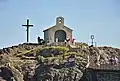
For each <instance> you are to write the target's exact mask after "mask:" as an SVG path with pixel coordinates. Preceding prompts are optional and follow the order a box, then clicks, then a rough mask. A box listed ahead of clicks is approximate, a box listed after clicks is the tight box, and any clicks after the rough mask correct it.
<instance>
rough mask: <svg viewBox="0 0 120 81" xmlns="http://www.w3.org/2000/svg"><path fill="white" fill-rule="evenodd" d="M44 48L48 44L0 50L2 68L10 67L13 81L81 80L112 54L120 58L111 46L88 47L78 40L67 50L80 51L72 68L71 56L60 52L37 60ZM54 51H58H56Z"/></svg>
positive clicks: (1, 77)
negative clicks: (90, 69)
mask: <svg viewBox="0 0 120 81" xmlns="http://www.w3.org/2000/svg"><path fill="white" fill-rule="evenodd" d="M44 47H46V46H44V45H43V46H41V45H38V44H33V43H29V44H26V43H24V44H20V45H18V46H12V47H8V48H4V49H1V50H0V67H7V68H8V69H9V70H10V72H12V75H13V77H12V78H13V79H14V81H39V79H50V80H49V81H61V80H64V81H79V80H80V78H81V77H82V76H83V75H84V72H85V69H86V68H88V67H90V66H91V68H94V67H95V66H97V67H99V65H101V64H109V58H110V57H111V56H113V55H115V56H116V57H117V58H120V49H117V48H112V47H89V46H88V45H87V44H84V43H80V44H79V43H77V44H76V46H74V48H73V46H71V45H70V46H68V48H69V51H68V52H76V53H77V55H76V56H75V65H74V64H73V65H72V67H71V65H70V67H69V64H70V63H68V60H67V58H68V56H65V57H64V59H63V57H62V56H61V55H58V56H50V57H43V60H42V61H41V63H42V64H41V63H38V62H36V55H40V49H41V48H44ZM46 52H47V51H45V53H46ZM52 52H53V51H52ZM55 52H56V50H54V53H55ZM42 53H44V52H42ZM49 53H51V52H49ZM49 53H46V54H49ZM56 53H58V52H56ZM51 54H52V53H51ZM56 55H57V54H56ZM93 65H95V66H93ZM104 69H106V68H104ZM8 73H9V72H8ZM12 75H11V76H12ZM69 75H70V76H69ZM37 76H39V77H37ZM40 76H41V77H42V78H40ZM0 79H1V80H6V79H4V78H3V76H0Z"/></svg>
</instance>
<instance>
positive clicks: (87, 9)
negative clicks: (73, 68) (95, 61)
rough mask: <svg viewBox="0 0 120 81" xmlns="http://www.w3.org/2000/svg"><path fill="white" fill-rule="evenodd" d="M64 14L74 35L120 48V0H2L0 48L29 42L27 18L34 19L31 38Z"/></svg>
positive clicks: (81, 38) (35, 37) (0, 9)
mask: <svg viewBox="0 0 120 81" xmlns="http://www.w3.org/2000/svg"><path fill="white" fill-rule="evenodd" d="M58 16H63V17H64V18H65V24H66V25H67V26H69V27H70V28H72V29H73V30H74V31H73V37H74V38H76V39H77V41H80V42H86V43H87V42H90V41H91V40H90V35H91V34H94V35H95V41H96V42H97V45H98V46H101V45H102V46H105V45H107V46H113V47H119V48H120V37H119V35H120V34H119V33H120V32H119V31H120V0H0V48H3V47H8V46H12V45H16V44H19V43H23V42H26V28H25V27H22V26H21V25H22V24H26V19H27V18H29V19H30V24H34V27H33V28H30V42H37V36H40V37H42V38H43V32H42V31H43V29H46V28H48V27H50V26H53V25H55V18H56V17H58Z"/></svg>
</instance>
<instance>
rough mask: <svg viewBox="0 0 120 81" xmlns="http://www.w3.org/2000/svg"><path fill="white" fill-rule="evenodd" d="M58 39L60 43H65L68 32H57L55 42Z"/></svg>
mask: <svg viewBox="0 0 120 81" xmlns="http://www.w3.org/2000/svg"><path fill="white" fill-rule="evenodd" d="M56 38H57V39H58V42H64V41H65V39H66V32H65V31H64V30H57V31H56V32H55V41H56Z"/></svg>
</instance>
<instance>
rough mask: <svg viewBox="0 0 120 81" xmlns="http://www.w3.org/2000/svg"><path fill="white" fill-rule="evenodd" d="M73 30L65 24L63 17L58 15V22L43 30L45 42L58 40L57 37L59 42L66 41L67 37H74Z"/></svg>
mask: <svg viewBox="0 0 120 81" xmlns="http://www.w3.org/2000/svg"><path fill="white" fill-rule="evenodd" d="M72 31H73V30H72V29H70V28H69V27H67V26H65V24H64V18H63V17H57V18H56V24H55V25H54V26H52V27H50V28H48V29H45V30H44V31H43V32H44V40H45V42H56V38H57V39H58V42H64V41H65V40H66V38H70V39H72Z"/></svg>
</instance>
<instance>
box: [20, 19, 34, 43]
mask: <svg viewBox="0 0 120 81" xmlns="http://www.w3.org/2000/svg"><path fill="white" fill-rule="evenodd" d="M22 26H26V27H27V30H26V31H27V42H29V27H33V25H30V24H29V19H27V24H26V25H22Z"/></svg>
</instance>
